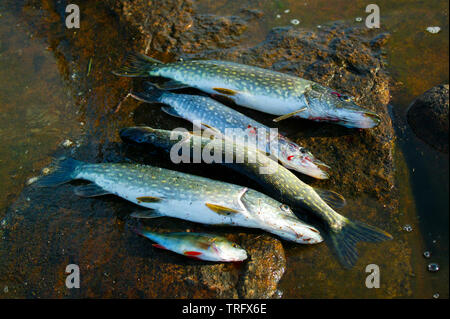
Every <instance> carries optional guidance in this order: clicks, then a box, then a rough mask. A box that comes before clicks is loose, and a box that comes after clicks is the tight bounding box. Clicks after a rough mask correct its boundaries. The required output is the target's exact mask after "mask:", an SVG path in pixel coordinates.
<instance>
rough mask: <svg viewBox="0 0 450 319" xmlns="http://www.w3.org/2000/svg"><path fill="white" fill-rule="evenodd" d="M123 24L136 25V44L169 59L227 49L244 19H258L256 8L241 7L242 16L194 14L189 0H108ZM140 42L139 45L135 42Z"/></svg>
mask: <svg viewBox="0 0 450 319" xmlns="http://www.w3.org/2000/svg"><path fill="white" fill-rule="evenodd" d="M108 2H110V3H111V5H112V7H114V8H115V10H116V12H118V14H119V16H120V17H121V19H122V20H124V22H125V25H127V26H129V27H134V28H136V29H137V30H138V31H139V33H140V36H141V38H140V40H139V41H138V42H137V43H136V44H137V45H136V47H137V48H139V49H141V50H142V49H144V52H146V53H150V54H153V55H154V54H157V55H159V57H160V58H162V59H168V58H169V59H170V58H173V57H174V56H178V55H179V54H180V53H181V52H193V51H198V50H210V49H217V48H227V47H231V46H233V45H236V44H237V43H239V41H240V39H241V36H242V34H243V32H244V31H245V30H246V29H247V21H249V20H252V19H255V18H259V17H260V16H261V12H259V11H258V10H244V11H243V12H242V17H237V16H231V17H223V16H217V15H210V14H194V12H193V3H192V1H185V0H170V1H168V0H155V1H152V2H151V3H150V4H149V2H148V1H146V0H137V1H129V0H118V1H115V0H109V1H108ZM139 44H140V45H139Z"/></svg>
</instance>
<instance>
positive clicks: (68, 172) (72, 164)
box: [34, 158, 84, 187]
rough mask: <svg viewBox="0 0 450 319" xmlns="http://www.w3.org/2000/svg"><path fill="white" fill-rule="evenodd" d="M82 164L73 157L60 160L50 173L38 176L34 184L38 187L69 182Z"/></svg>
mask: <svg viewBox="0 0 450 319" xmlns="http://www.w3.org/2000/svg"><path fill="white" fill-rule="evenodd" d="M83 164H84V163H83V162H80V161H77V160H74V159H73V158H67V159H64V160H61V161H59V162H58V163H57V164H56V168H55V170H54V171H53V172H52V173H50V174H48V175H44V176H42V177H40V178H39V179H38V180H37V181H36V182H35V183H34V184H35V185H36V186H38V187H50V186H58V185H61V184H64V183H67V182H70V181H71V180H73V179H75V177H76V174H77V169H78V168H79V167H80V166H82V165H83Z"/></svg>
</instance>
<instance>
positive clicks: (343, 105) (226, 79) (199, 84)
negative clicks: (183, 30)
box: [113, 53, 380, 128]
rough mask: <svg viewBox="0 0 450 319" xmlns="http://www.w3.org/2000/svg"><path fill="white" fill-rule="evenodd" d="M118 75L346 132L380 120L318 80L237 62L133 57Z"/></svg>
mask: <svg viewBox="0 0 450 319" xmlns="http://www.w3.org/2000/svg"><path fill="white" fill-rule="evenodd" d="M113 73H114V74H116V75H119V76H128V77H145V76H159V77H165V78H169V79H171V81H169V82H166V83H165V84H164V85H163V86H162V87H161V88H164V89H178V88H181V87H194V88H197V89H199V90H202V91H204V92H206V93H209V94H214V95H220V96H225V97H227V98H230V99H232V100H233V101H234V102H235V103H236V104H238V105H241V106H244V107H247V108H251V109H254V110H258V111H261V112H265V113H269V114H273V115H277V116H279V117H278V118H277V119H275V121H278V120H281V119H284V118H287V117H299V118H304V119H309V120H313V121H324V122H331V123H336V124H340V125H343V126H346V127H356V128H372V127H375V126H377V125H378V124H379V123H380V117H379V116H378V115H377V114H376V113H374V112H372V111H369V110H365V109H363V108H361V107H360V106H358V105H357V104H356V103H355V102H354V100H353V98H352V97H348V96H346V95H343V94H340V93H338V92H336V91H334V90H333V89H330V88H327V87H325V86H323V85H320V84H318V83H315V82H313V81H309V80H305V79H302V78H299V77H295V76H292V75H288V74H284V73H280V72H275V71H271V70H267V69H262V68H258V67H254V66H248V65H243V64H238V63H233V62H226V61H214V60H192V61H179V62H173V63H166V64H164V63H162V62H160V61H158V60H155V59H153V58H150V57H148V56H145V55H143V54H139V53H134V54H130V55H129V56H128V58H127V60H126V62H125V63H124V64H123V65H122V67H121V68H120V69H119V70H117V71H114V72H113Z"/></svg>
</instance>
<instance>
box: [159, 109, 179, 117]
mask: <svg viewBox="0 0 450 319" xmlns="http://www.w3.org/2000/svg"><path fill="white" fill-rule="evenodd" d="M161 110H162V111H163V112H164V113H166V114H169V115H171V116H175V117H180V118H183V117H182V116H181V115H180V114H178V112H177V111H176V110H175V109H174V108H173V107H171V106H163V107H161Z"/></svg>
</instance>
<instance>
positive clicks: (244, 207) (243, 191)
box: [237, 187, 249, 215]
mask: <svg viewBox="0 0 450 319" xmlns="http://www.w3.org/2000/svg"><path fill="white" fill-rule="evenodd" d="M247 191H248V188H247V187H244V188H243V189H241V191H240V192H239V194H238V198H237V201H238V205H239V207H241V210H242V211H244V212H245V214H246V215H248V214H249V212H248V208H247V206H246V205H245V203H244V202H243V201H242V200H243V199H244V195H245V193H247Z"/></svg>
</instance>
